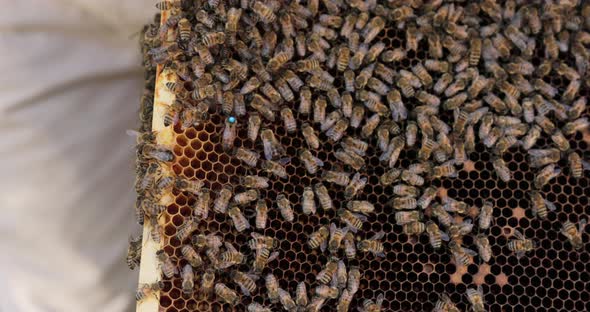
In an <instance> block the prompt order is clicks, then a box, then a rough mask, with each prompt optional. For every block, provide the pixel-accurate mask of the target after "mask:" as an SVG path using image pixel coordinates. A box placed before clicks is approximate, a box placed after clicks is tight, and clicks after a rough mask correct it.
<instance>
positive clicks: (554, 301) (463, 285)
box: [137, 11, 590, 312]
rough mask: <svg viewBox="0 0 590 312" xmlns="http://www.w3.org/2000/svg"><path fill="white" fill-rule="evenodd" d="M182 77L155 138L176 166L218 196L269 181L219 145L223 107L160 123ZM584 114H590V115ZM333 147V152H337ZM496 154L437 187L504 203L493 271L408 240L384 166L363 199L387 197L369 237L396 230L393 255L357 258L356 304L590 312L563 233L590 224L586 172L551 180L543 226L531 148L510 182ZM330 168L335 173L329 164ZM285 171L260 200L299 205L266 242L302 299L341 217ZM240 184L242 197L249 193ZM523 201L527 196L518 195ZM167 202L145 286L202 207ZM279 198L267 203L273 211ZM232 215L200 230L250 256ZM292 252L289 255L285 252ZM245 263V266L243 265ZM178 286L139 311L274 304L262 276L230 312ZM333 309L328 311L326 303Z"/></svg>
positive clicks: (589, 268)
mask: <svg viewBox="0 0 590 312" xmlns="http://www.w3.org/2000/svg"><path fill="white" fill-rule="evenodd" d="M165 18H166V14H165V12H164V11H162V22H164V21H165ZM389 26H391V25H389ZM404 36H405V35H404V33H403V32H402V31H398V30H396V29H395V28H393V27H386V29H385V30H383V31H382V32H381V34H380V35H379V37H378V39H380V40H383V41H384V42H386V44H387V46H388V48H390V47H391V48H397V47H400V46H402V43H403V40H404ZM424 43H425V42H424V41H422V42H421V45H420V47H419V51H418V52H417V53H415V54H410V55H408V58H406V59H404V60H403V61H402V62H399V64H398V63H396V64H397V65H396V66H397V67H396V69H397V68H404V69H408V68H409V67H411V66H412V65H414V64H415V63H417V62H418V60H423V59H425V58H427V57H426V55H427V53H428V52H427V50H426V47H425V46H423V45H424ZM539 53H540V52H539ZM537 56H540V54H538V55H537ZM537 60H538V59H537ZM570 61H571V60H570ZM537 64H538V63H537ZM537 64H535V65H537ZM174 77H175V75H174V74H173V73H170V72H167V71H162V68H161V67H160V66H158V70H157V78H156V92H155V100H154V118H153V123H152V127H153V130H156V131H159V133H158V138H157V142H158V143H159V144H162V145H166V146H170V147H171V148H172V150H173V151H174V154H175V156H176V160H175V161H174V163H173V164H172V165H171V166H170V169H171V170H172V171H173V172H174V173H176V174H179V175H181V176H183V177H187V178H197V179H203V180H206V181H207V182H206V186H208V187H209V188H210V189H211V190H212V191H216V190H218V189H220V188H221V186H222V185H225V184H228V183H229V184H233V185H234V186H236V185H237V184H239V181H238V180H237V175H242V174H244V173H245V172H251V173H252V174H255V173H260V175H264V174H263V173H262V170H260V169H248V168H246V167H244V166H243V165H241V163H240V162H239V161H237V160H236V159H234V158H233V157H231V156H229V155H227V154H226V153H225V152H223V151H222V150H221V146H220V144H218V143H220V134H221V130H222V128H223V117H222V114H221V113H220V112H219V111H218V110H216V111H210V113H211V116H212V117H211V120H210V121H209V122H207V123H205V124H203V125H201V126H198V127H196V128H188V129H185V130H182V129H180V128H179V127H178V126H177V127H175V128H170V127H169V128H165V127H164V126H163V123H162V116H163V112H164V110H165V106H166V105H170V104H171V103H172V102H173V100H174V99H173V94H172V93H171V92H169V91H168V90H167V89H166V88H165V83H166V82H167V81H171V80H172V79H174ZM550 79H552V78H551V77H548V78H547V81H548V82H549V81H551V82H552V83H553V84H555V85H559V86H560V91H561V90H563V88H564V86H565V85H566V84H567V82H565V81H561V78H559V77H555V78H553V79H554V80H550ZM337 82H338V81H337ZM340 83H341V82H340ZM340 87H341V86H340ZM580 94H581V95H585V96H587V97H590V89H589V88H588V86H586V85H584V86H583V87H582V89H581V90H580ZM584 116H590V108H588V109H587V110H586V112H585V113H584ZM295 117H296V119H297V120H298V123H299V124H300V123H301V122H302V121H303V120H308V117H305V118H304V117H303V116H300V115H299V114H298V113H295ZM559 126H561V125H559ZM273 130H274V131H275V134H276V135H277V137H278V138H279V140H280V141H281V143H282V144H283V145H284V146H285V147H287V154H288V155H290V156H293V155H295V152H296V150H294V149H295V147H296V146H298V145H300V146H302V145H303V142H304V141H303V138H302V137H301V134H300V133H298V134H297V135H295V136H293V135H290V134H287V133H286V131H285V130H284V129H283V127H282V126H277V127H276V128H273ZM244 131H245V127H242V128H241V129H240V131H239V132H238V139H237V140H236V146H237V147H240V146H244V147H246V148H252V147H253V145H252V143H251V142H249V141H248V140H247V139H246V135H245V133H244ZM322 135H323V134H322ZM321 138H325V137H321ZM569 141H570V144H571V146H572V149H573V150H576V151H578V152H579V153H580V154H581V155H582V156H583V158H585V159H590V148H589V146H590V133H584V134H582V133H577V134H576V135H575V136H573V137H571V138H570V140H569ZM549 144H550V140H549V139H548V138H546V137H542V138H541V139H540V141H539V142H538V143H537V145H538V146H539V148H543V147H544V146H549ZM290 148H291V150H290ZM323 149H327V150H332V148H331V145H330V146H326V147H324V148H323ZM416 152H417V150H415V149H414V150H411V149H410V150H404V151H402V153H401V155H400V163H401V165H402V166H404V167H406V166H407V165H409V164H410V163H411V162H413V161H414V160H415V158H416ZM313 153H314V155H315V156H317V157H319V158H320V159H322V160H329V162H330V163H332V162H334V163H335V158H334V156H333V153H329V152H324V151H323V150H320V151H314V152H313ZM368 154H371V151H368ZM487 154H488V153H487V152H486V151H485V149H484V148H483V146H482V145H481V144H478V145H477V146H476V151H475V152H474V153H472V154H471V155H470V161H469V164H468V165H466V166H464V168H463V169H461V170H460V171H459V176H458V178H456V179H446V178H445V179H441V180H437V181H434V182H433V185H434V186H436V187H438V188H439V192H440V193H441V195H442V194H445V193H446V194H447V195H448V196H450V197H453V198H457V199H460V200H464V201H465V202H466V203H467V204H469V205H475V206H478V207H481V205H482V202H483V200H484V199H491V200H492V201H493V202H494V206H495V208H497V209H495V210H494V218H495V223H494V224H493V225H492V227H490V229H489V230H488V231H489V239H490V243H491V245H492V250H493V253H494V254H495V256H494V257H493V258H492V260H490V262H489V263H487V264H486V263H482V264H479V263H472V264H470V265H469V266H462V267H459V270H458V269H457V267H456V266H455V264H454V261H453V260H452V256H451V255H450V254H449V253H448V252H447V251H434V250H433V249H432V248H431V247H430V245H429V244H428V241H427V237H426V236H424V235H422V236H420V237H419V238H415V237H410V238H408V237H407V236H406V235H405V234H402V230H401V226H398V225H395V219H394V213H393V212H394V210H393V209H391V208H387V207H386V205H385V203H386V202H387V201H388V200H389V196H388V195H387V194H392V190H391V186H387V187H383V186H381V185H380V184H379V180H378V177H379V176H380V174H382V173H383V172H382V171H379V170H378V169H375V171H373V172H371V171H370V169H369V170H367V172H366V174H367V176H368V177H369V183H368V184H367V187H366V188H365V190H364V191H365V193H366V194H362V195H361V196H360V197H359V198H358V199H359V200H363V199H368V200H371V201H374V202H377V203H379V204H380V205H379V206H382V207H383V208H382V209H381V208H380V210H379V211H378V213H377V214H375V215H371V216H369V220H368V222H367V223H368V224H370V225H368V224H367V223H366V224H365V225H364V228H363V229H364V230H365V231H363V232H362V233H361V237H363V238H364V237H369V236H370V235H371V234H372V233H375V232H378V231H380V230H384V231H385V232H386V233H387V235H386V237H385V246H386V251H387V257H386V258H385V259H384V260H383V261H381V262H377V261H374V260H375V257H374V256H372V255H370V254H362V253H361V254H359V257H358V258H357V259H356V260H353V261H354V263H353V265H358V266H360V267H361V270H362V271H363V280H362V281H361V287H360V290H359V294H360V295H358V296H357V297H355V299H354V300H353V303H352V305H351V307H355V306H357V305H358V304H359V303H360V302H361V301H360V300H361V299H360V298H374V297H375V296H376V294H377V293H380V292H382V293H384V294H385V302H384V306H383V309H384V310H385V311H398V310H403V311H409V310H412V311H430V310H431V309H432V308H433V307H434V303H435V302H436V300H437V299H438V296H439V294H441V293H443V292H447V293H449V295H450V297H451V299H452V300H453V301H454V302H456V303H457V305H458V307H459V308H460V309H462V310H465V309H466V308H467V306H466V304H465V300H464V293H465V290H466V289H467V287H469V286H470V285H482V286H483V287H484V295H485V301H486V303H487V306H488V308H489V310H490V311H500V310H503V311H518V310H520V311H540V310H542V308H539V307H543V306H544V307H553V308H555V309H557V310H570V311H583V310H585V309H586V310H587V309H588V306H587V304H588V302H590V291H589V290H588V289H587V286H588V284H587V282H584V281H588V280H590V274H589V273H588V272H590V246H589V245H588V244H586V245H585V246H584V249H583V250H581V251H579V252H578V251H575V250H573V249H572V248H571V246H569V244H567V243H566V242H565V240H564V239H563V237H561V235H560V234H559V229H558V228H557V226H558V224H559V222H563V221H565V220H570V221H572V222H578V221H579V220H580V219H581V218H582V217H584V216H588V212H589V208H588V207H590V203H589V201H588V198H590V177H589V176H588V173H587V172H585V173H584V176H583V177H582V178H580V179H578V180H575V179H573V178H572V177H570V176H568V174H567V170H565V173H562V174H561V175H560V176H558V177H557V178H556V180H555V182H554V183H551V184H548V185H546V186H545V187H544V188H543V189H542V190H541V192H542V194H543V195H544V196H546V198H547V199H548V200H549V201H551V202H554V203H556V205H557V207H558V212H551V213H550V214H549V218H548V219H547V220H539V219H536V218H534V217H533V216H532V213H531V209H529V205H530V204H529V201H528V200H527V199H526V190H529V189H530V188H531V183H530V181H532V180H533V171H532V169H531V168H530V167H529V165H528V164H527V159H526V152H524V151H523V150H521V149H519V148H513V149H511V150H510V152H508V153H506V154H505V155H504V156H503V157H504V160H505V161H506V162H507V165H508V167H509V168H510V169H511V170H512V171H513V173H514V176H513V179H512V180H511V181H510V182H508V183H504V182H502V181H501V180H499V179H498V178H497V177H495V175H494V173H493V172H494V170H493V168H492V164H491V162H490V157H489V155H487ZM367 164H368V165H369V166H371V165H374V167H375V168H379V162H378V157H377V156H374V157H372V158H368V159H367ZM559 166H560V167H562V168H567V164H566V163H565V159H562V160H561V161H560V162H559ZM324 169H328V170H329V169H330V167H329V166H328V167H326V168H324ZM287 172H288V173H289V175H290V178H289V183H287V182H281V181H279V182H278V183H277V185H273V187H271V191H268V192H267V191H264V190H263V191H261V197H262V198H265V196H269V197H270V198H275V197H276V195H277V191H276V189H283V190H284V192H285V193H286V194H287V195H288V198H289V199H290V201H291V202H292V203H297V204H295V205H294V210H295V213H296V221H294V222H293V223H289V222H283V221H282V219H281V217H280V214H279V213H278V212H277V211H273V210H272V209H271V210H269V226H268V227H267V229H266V230H264V234H265V235H270V236H276V237H277V238H279V239H281V240H282V243H281V250H282V251H283V252H282V253H281V257H280V259H279V260H278V261H274V262H271V263H270V264H269V267H270V269H271V270H272V272H273V273H274V274H275V276H277V278H279V281H280V285H281V287H282V288H285V289H287V290H289V291H290V292H291V293H293V292H294V290H295V287H296V284H297V282H299V281H306V282H307V283H308V287H309V288H311V287H312V286H314V285H316V284H315V278H314V274H315V273H317V272H319V271H320V269H321V268H320V264H322V263H325V261H326V259H327V257H326V255H321V254H320V253H319V252H318V251H317V250H314V251H310V250H309V249H308V247H307V245H306V243H307V234H309V233H311V232H312V231H315V230H317V228H318V227H319V226H320V225H325V224H327V223H328V224H329V222H330V220H332V219H333V218H334V212H335V211H327V212H321V211H320V212H319V213H318V215H315V216H305V215H303V214H302V213H301V212H300V211H301V209H300V204H299V202H298V198H297V195H298V194H301V193H302V186H301V185H312V184H314V183H315V182H317V181H319V179H318V178H319V177H317V176H315V177H310V175H309V174H308V173H307V172H306V171H305V169H304V167H303V166H302V164H301V163H300V162H299V160H298V159H297V158H296V157H294V158H293V161H292V163H291V164H289V165H288V166H287ZM292 178H294V179H293V181H291V180H290V179H292ZM298 184H299V185H298ZM298 186H299V187H298ZM327 186H328V185H327ZM237 189H238V190H240V189H239V187H238V188H237ZM328 190H329V192H330V194H331V195H332V196H333V199H334V202H342V201H343V197H342V189H341V188H338V187H335V186H334V185H329V186H328ZM376 194H379V195H376ZM518 197H520V198H521V199H520V200H517V199H516V198H518ZM160 202H161V203H165V204H167V205H168V207H167V210H166V212H165V213H164V216H163V217H162V218H161V219H160V220H159V222H160V224H161V226H162V227H163V229H164V242H165V243H164V244H163V245H162V246H157V244H155V243H154V242H153V241H151V238H150V235H149V225H147V223H146V225H145V226H144V235H143V239H144V245H143V250H142V263H141V269H140V278H139V281H140V283H148V282H154V281H156V280H157V279H158V278H159V271H158V267H157V261H156V259H155V256H154V254H155V251H156V250H158V249H159V248H160V247H163V248H164V250H165V251H166V252H167V253H168V254H170V255H176V256H179V255H180V251H179V249H178V248H176V247H178V246H180V242H178V241H175V240H176V239H175V238H174V234H175V233H176V229H175V227H177V226H180V225H181V224H182V222H183V217H185V216H188V215H190V214H191V211H190V205H191V204H192V203H194V198H191V197H190V196H187V195H185V194H180V193H178V192H176V191H174V193H172V194H168V196H164V198H162V199H161V201H160ZM270 203H271V202H267V204H270ZM426 213H427V214H428V212H426ZM228 220H229V219H228V217H227V216H222V215H218V214H214V217H213V218H211V220H210V221H207V225H206V226H202V225H201V226H200V227H199V230H200V231H202V232H204V233H210V232H219V233H221V235H222V236H223V238H224V240H225V239H230V240H232V241H234V242H236V243H237V244H238V245H239V247H240V251H242V252H244V253H248V252H249V249H248V248H247V246H245V242H246V240H247V238H248V237H247V236H246V235H244V234H238V233H237V232H236V231H235V229H233V227H232V226H231V225H229V223H228ZM249 220H250V221H252V218H251V217H250V218H249ZM251 223H252V222H251ZM303 223H305V224H303ZM310 224H315V225H314V226H311V225H310ZM515 229H519V230H521V231H522V232H523V233H524V234H525V236H526V237H532V238H535V239H536V240H537V242H538V243H539V245H540V247H542V248H537V249H535V251H533V252H531V253H529V254H528V255H527V256H525V257H523V258H522V259H517V258H516V257H515V256H514V255H513V253H512V252H511V251H509V250H508V249H507V247H506V243H507V241H508V240H509V239H510V237H511V236H512V235H513V234H514V230H515ZM589 235H590V233H589V228H588V227H587V228H586V231H585V233H584V234H583V237H584V239H585V241H587V240H588V236H589ZM285 241H290V242H292V243H288V242H285ZM464 243H465V245H466V246H468V247H469V246H471V247H473V246H474V245H473V242H472V240H471V237H465V241H464ZM287 245H288V248H283V247H286V246H287ZM296 249H300V250H302V252H294V251H293V250H296ZM179 258H180V257H179ZM183 261H184V260H180V261H177V260H175V264H184V262H183ZM239 268H241V269H243V267H239ZM284 268H288V269H284ZM303 272H305V273H303ZM286 280H288V282H287V281H286ZM179 282H180V279H179V278H178V277H175V278H174V279H173V280H172V281H166V287H165V288H164V289H163V291H162V292H161V293H160V295H159V297H160V298H159V300H155V299H153V298H152V299H148V300H144V301H142V302H141V303H139V304H138V306H137V309H138V311H157V310H158V309H159V307H162V308H164V311H171V312H180V311H195V310H196V311H226V310H234V311H245V306H246V305H247V304H248V303H249V302H251V301H256V302H259V303H265V304H267V303H268V299H265V298H263V296H262V295H261V294H264V293H265V288H264V283H263V281H262V280H259V281H258V282H257V286H258V291H257V295H255V296H254V297H252V298H248V297H245V296H243V295H242V294H239V295H240V303H239V304H238V305H237V306H236V307H235V308H234V309H228V307H227V305H225V304H221V303H220V302H219V301H216V300H197V299H196V298H190V299H184V298H183V296H182V294H181V293H182V292H181V290H180V284H179ZM323 311H329V309H327V308H324V310H323Z"/></svg>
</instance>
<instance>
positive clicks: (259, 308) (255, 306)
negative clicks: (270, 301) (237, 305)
mask: <svg viewBox="0 0 590 312" xmlns="http://www.w3.org/2000/svg"><path fill="white" fill-rule="evenodd" d="M247 309H248V312H272V310H271V309H270V308H267V307H265V306H263V305H261V304H260V303H257V302H252V303H250V304H249V305H248V308H247Z"/></svg>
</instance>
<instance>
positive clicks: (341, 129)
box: [326, 118, 349, 142]
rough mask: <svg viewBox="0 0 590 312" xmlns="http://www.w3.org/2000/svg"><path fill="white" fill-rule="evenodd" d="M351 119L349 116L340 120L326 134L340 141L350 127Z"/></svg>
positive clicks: (333, 140) (330, 138)
mask: <svg viewBox="0 0 590 312" xmlns="http://www.w3.org/2000/svg"><path fill="white" fill-rule="evenodd" d="M348 126H349V121H348V119H347V118H342V119H340V120H338V121H337V122H336V123H335V124H334V126H333V127H331V128H330V129H328V130H327V131H326V136H327V137H328V139H329V140H330V141H332V142H338V141H340V139H342V137H343V136H344V134H345V132H346V129H348Z"/></svg>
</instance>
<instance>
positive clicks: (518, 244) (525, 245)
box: [508, 230, 536, 259]
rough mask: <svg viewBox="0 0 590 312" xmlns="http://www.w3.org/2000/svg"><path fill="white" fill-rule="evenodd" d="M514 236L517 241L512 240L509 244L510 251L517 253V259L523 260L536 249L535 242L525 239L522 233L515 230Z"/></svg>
mask: <svg viewBox="0 0 590 312" xmlns="http://www.w3.org/2000/svg"><path fill="white" fill-rule="evenodd" d="M514 236H515V237H516V239H512V240H510V241H509V242H508V249H509V250H510V251H514V252H515V253H516V258H518V259H520V258H522V257H523V256H524V255H525V254H526V253H527V252H529V251H531V250H533V249H534V248H535V245H536V244H535V242H534V241H533V240H530V239H527V238H525V237H524V235H523V234H522V233H521V232H520V231H518V230H515V231H514Z"/></svg>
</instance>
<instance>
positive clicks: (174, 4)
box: [156, 0, 180, 11]
mask: <svg viewBox="0 0 590 312" xmlns="http://www.w3.org/2000/svg"><path fill="white" fill-rule="evenodd" d="M179 5H180V1H176V0H171V1H160V2H158V3H156V8H157V9H158V10H162V11H168V10H172V9H174V8H178V6H179Z"/></svg>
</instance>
